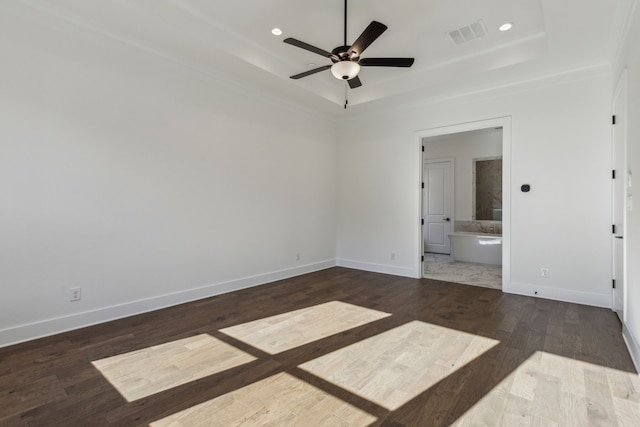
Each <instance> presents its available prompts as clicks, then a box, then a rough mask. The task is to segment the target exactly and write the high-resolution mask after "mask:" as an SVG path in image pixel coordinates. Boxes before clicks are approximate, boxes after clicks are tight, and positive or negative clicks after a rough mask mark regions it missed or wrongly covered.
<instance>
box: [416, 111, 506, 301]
mask: <svg viewBox="0 0 640 427" xmlns="http://www.w3.org/2000/svg"><path fill="white" fill-rule="evenodd" d="M498 127H501V128H502V209H503V210H502V291H503V292H510V290H511V116H505V117H496V118H493V119H486V120H478V121H474V122H468V123H460V124H455V125H448V126H441V127H435V128H430V129H423V130H418V131H415V138H416V150H417V152H418V153H419V155H418V156H417V157H418V159H419V160H420V161H419V164H418V165H417V167H418V169H419V172H418V176H419V179H420V181H419V182H418V183H417V185H416V188H417V189H418V200H419V203H418V208H419V209H418V212H417V218H418V220H417V221H416V224H417V225H416V227H415V232H414V234H415V240H414V241H415V251H414V253H415V254H416V263H415V265H416V269H415V273H414V274H415V276H414V277H416V278H420V277H422V270H423V264H422V256H423V254H424V238H423V231H422V206H423V203H424V201H423V200H422V197H423V196H422V193H423V192H422V182H423V179H424V177H423V158H422V157H423V156H422V144H423V141H422V140H423V139H424V138H428V137H431V136H441V135H449V134H452V133H460V132H468V131H473V130H480V129H488V128H498Z"/></svg>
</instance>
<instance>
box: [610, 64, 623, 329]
mask: <svg viewBox="0 0 640 427" xmlns="http://www.w3.org/2000/svg"><path fill="white" fill-rule="evenodd" d="M626 105H627V94H626V72H625V73H624V74H623V76H622V78H621V79H620V84H619V85H618V89H617V90H616V93H615V98H614V102H613V113H614V116H613V117H614V120H615V121H614V125H613V169H614V171H615V172H614V174H615V179H614V180H613V222H614V230H613V231H614V233H613V244H612V250H613V280H614V288H613V309H614V310H615V312H616V313H617V314H618V316H619V317H620V320H621V321H624V311H625V286H626V283H625V271H626V270H625V242H624V232H625V208H626V203H625V202H626V197H627V191H626V190H627V170H626V144H627V137H626V129H627V107H626Z"/></svg>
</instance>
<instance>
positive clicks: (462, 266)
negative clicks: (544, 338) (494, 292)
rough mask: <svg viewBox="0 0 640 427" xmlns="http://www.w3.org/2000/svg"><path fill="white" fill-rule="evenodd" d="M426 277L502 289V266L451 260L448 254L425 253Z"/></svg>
mask: <svg viewBox="0 0 640 427" xmlns="http://www.w3.org/2000/svg"><path fill="white" fill-rule="evenodd" d="M423 273H424V275H423V277H424V278H426V279H433V280H441V281H443V282H452V283H461V284H463V285H473V286H481V287H484V288H491V289H502V267H501V266H497V265H486V264H473V263H468V262H457V261H453V259H452V258H451V256H449V255H439V254H425V258H424V272H423Z"/></svg>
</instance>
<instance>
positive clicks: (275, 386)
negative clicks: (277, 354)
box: [150, 373, 376, 427]
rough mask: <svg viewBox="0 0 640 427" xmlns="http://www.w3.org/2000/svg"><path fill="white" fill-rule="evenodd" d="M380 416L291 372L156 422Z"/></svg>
mask: <svg viewBox="0 0 640 427" xmlns="http://www.w3.org/2000/svg"><path fill="white" fill-rule="evenodd" d="M374 421H376V417H374V416H373V415H371V414H369V413H367V412H365V411H362V410H360V409H358V408H356V407H354V406H352V405H350V404H348V403H346V402H344V401H342V400H340V399H338V398H336V397H333V396H331V395H330V394H328V393H326V392H324V391H322V390H320V389H318V388H316V387H314V386H312V385H310V384H308V383H306V382H304V381H302V380H299V379H298V378H296V377H294V376H292V375H289V374H287V373H280V374H276V375H273V376H271V377H269V378H266V379H264V380H262V381H258V382H256V383H253V384H250V385H248V386H245V387H243V388H241V389H238V390H235V391H232V392H230V393H227V394H225V395H223V396H219V397H216V398H215V399H211V400H209V401H207V402H204V403H201V404H199V405H196V406H193V407H191V408H189V409H186V410H184V411H181V412H178V413H175V414H173V415H170V416H168V417H166V418H163V419H161V420H158V421H155V422H152V423H151V424H150V426H151V427H164V426H171V427H178V426H190V427H191V426H210V425H220V426H236V425H247V426H265V425H271V426H305V427H306V426H319V425H323V426H345V427H347V426H367V425H369V424H371V423H372V422H374Z"/></svg>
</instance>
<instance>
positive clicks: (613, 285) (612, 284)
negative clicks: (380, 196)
mask: <svg viewBox="0 0 640 427" xmlns="http://www.w3.org/2000/svg"><path fill="white" fill-rule="evenodd" d="M423 258H424V257H423ZM611 287H612V288H613V289H615V288H616V279H613V280H612V281H611Z"/></svg>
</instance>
